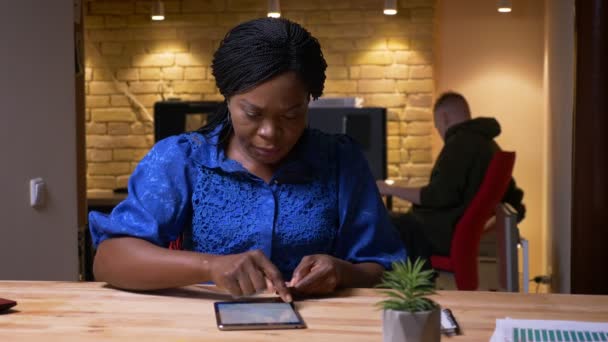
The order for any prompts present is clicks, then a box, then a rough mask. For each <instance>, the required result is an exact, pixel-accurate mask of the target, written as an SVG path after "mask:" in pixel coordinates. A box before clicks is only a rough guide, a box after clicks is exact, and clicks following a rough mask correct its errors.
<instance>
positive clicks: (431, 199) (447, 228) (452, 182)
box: [412, 118, 525, 255]
mask: <svg viewBox="0 0 608 342" xmlns="http://www.w3.org/2000/svg"><path fill="white" fill-rule="evenodd" d="M499 134H500V125H499V124H498V122H497V121H496V120H495V119H494V118H475V119H472V120H468V121H465V122H462V123H460V124H456V125H454V126H452V127H450V128H449V129H448V130H447V132H446V134H445V145H444V146H443V149H442V150H441V152H440V153H439V156H438V158H437V161H436V163H435V165H434V166H433V170H432V171H431V178H430V180H429V184H428V185H427V186H425V187H423V188H422V189H421V192H420V205H415V206H414V207H413V209H412V213H413V214H414V215H415V216H416V218H418V219H419V220H420V221H422V222H423V223H424V225H425V226H427V227H428V229H425V230H424V234H425V235H426V237H427V238H428V240H429V241H430V242H431V245H432V246H433V249H434V251H435V253H438V254H443V255H449V252H450V243H451V240H452V233H453V231H454V227H455V226H456V223H457V222H458V220H459V219H460V217H461V216H462V215H463V213H464V211H465V209H466V207H467V206H468V205H469V203H470V202H471V200H472V199H473V197H474V196H475V194H476V193H477V190H478V189H479V186H480V185H481V182H482V180H483V177H484V175H485V172H486V170H487V168H488V166H489V164H490V161H491V159H492V157H493V156H494V153H495V152H496V151H498V150H500V147H499V146H498V144H496V142H495V141H494V138H495V137H497V136H498V135H499ZM522 198H523V191H522V190H521V189H519V188H517V186H516V185H515V181H514V180H513V179H511V182H510V184H509V188H508V190H507V192H506V193H505V196H504V198H503V202H507V203H509V204H511V205H512V206H513V207H514V208H515V209H516V210H517V212H518V221H520V220H521V219H523V217H524V215H525V206H524V205H523V204H522V202H521V201H522Z"/></svg>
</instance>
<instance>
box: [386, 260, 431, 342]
mask: <svg viewBox="0 0 608 342" xmlns="http://www.w3.org/2000/svg"><path fill="white" fill-rule="evenodd" d="M423 265H424V261H423V260H421V259H417V260H416V261H415V262H414V263H413V264H412V262H411V261H410V260H409V259H408V261H407V262H395V263H393V269H392V270H391V271H386V272H384V275H383V277H382V282H381V283H380V284H379V285H378V287H379V288H383V289H386V290H382V293H384V294H386V295H387V296H388V297H389V299H386V300H383V301H381V302H379V303H378V305H379V306H381V307H382V309H383V310H384V311H383V313H382V334H383V341H384V342H397V341H399V342H403V341H407V342H427V341H428V342H434V341H439V340H440V337H441V330H440V329H441V326H440V322H441V312H440V310H441V308H440V307H439V304H437V303H436V302H434V301H433V300H431V299H429V298H428V297H427V296H429V295H431V294H434V293H435V286H434V284H433V280H432V279H433V270H422V267H423Z"/></svg>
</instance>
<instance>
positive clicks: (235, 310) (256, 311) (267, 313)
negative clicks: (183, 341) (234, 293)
mask: <svg viewBox="0 0 608 342" xmlns="http://www.w3.org/2000/svg"><path fill="white" fill-rule="evenodd" d="M215 314H216V318H217V324H218V327H219V328H220V329H222V330H231V329H287V328H303V327H304V321H303V320H302V318H301V317H300V315H299V314H298V313H297V312H296V311H295V309H294V307H293V305H292V304H291V303H284V302H280V301H274V300H273V301H265V302H262V301H251V302H218V303H215Z"/></svg>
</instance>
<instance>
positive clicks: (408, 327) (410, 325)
mask: <svg viewBox="0 0 608 342" xmlns="http://www.w3.org/2000/svg"><path fill="white" fill-rule="evenodd" d="M439 310H440V308H436V309H435V310H432V311H422V312H408V311H395V310H384V311H383V313H382V336H383V341H384V342H439V341H440V340H441V313H440V311H439Z"/></svg>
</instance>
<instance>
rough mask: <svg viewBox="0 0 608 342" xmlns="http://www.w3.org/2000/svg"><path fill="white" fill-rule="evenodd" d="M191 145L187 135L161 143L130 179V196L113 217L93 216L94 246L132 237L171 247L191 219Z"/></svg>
mask: <svg viewBox="0 0 608 342" xmlns="http://www.w3.org/2000/svg"><path fill="white" fill-rule="evenodd" d="M190 148H191V147H190V142H189V141H188V138H187V137H186V136H185V135H181V136H175V137H170V138H167V139H164V140H162V141H160V142H158V143H157V144H156V145H155V146H154V147H153V148H152V149H151V150H150V152H149V153H148V154H147V155H146V156H145V157H144V158H143V159H142V161H141V162H140V163H139V164H138V165H137V168H136V169H135V171H134V172H133V174H132V175H131V177H130V178H129V195H128V196H127V198H126V199H125V200H124V201H122V202H121V203H120V204H118V205H117V206H116V207H115V208H114V210H113V211H112V213H111V214H109V215H106V214H102V213H99V212H91V213H90V214H89V229H90V230H91V236H92V239H93V244H94V245H95V247H96V248H97V246H99V244H100V243H101V242H102V241H104V240H106V239H109V238H113V237H119V236H132V237H137V238H141V239H144V240H147V241H149V242H151V243H154V244H156V245H159V246H167V245H168V244H169V242H171V241H173V240H175V239H176V238H177V237H178V236H179V234H180V233H181V231H182V229H183V227H184V225H185V224H186V222H187V221H186V219H187V218H188V217H190V216H191V210H192V209H191V204H190V198H191V196H190V194H191V187H190V184H191V183H190V178H191V177H192V176H191V175H190V167H189V159H188V155H189V152H190Z"/></svg>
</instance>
